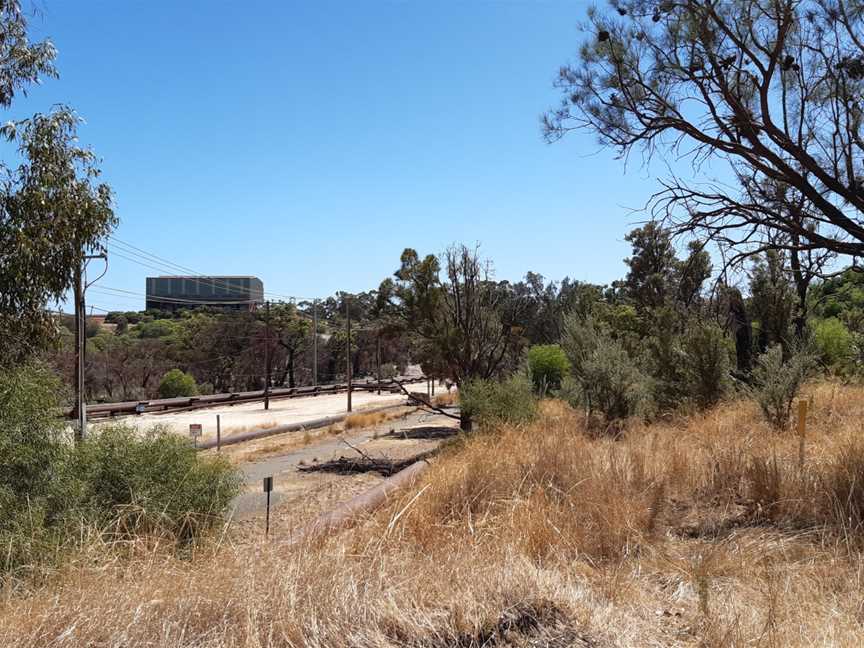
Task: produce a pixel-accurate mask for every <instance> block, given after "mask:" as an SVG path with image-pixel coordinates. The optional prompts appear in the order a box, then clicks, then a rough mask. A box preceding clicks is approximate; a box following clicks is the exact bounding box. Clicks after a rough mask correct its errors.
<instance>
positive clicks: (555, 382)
mask: <svg viewBox="0 0 864 648" xmlns="http://www.w3.org/2000/svg"><path fill="white" fill-rule="evenodd" d="M528 371H529V373H530V376H531V382H532V383H533V384H534V391H535V392H536V393H538V394H540V395H541V396H543V395H545V394H546V393H547V392H548V391H549V390H557V389H560V388H561V381H562V380H563V379H564V378H565V377H566V376H567V375H568V374H569V373H570V361H569V360H568V359H567V354H566V353H564V351H563V350H562V349H561V347H560V346H558V345H557V344H540V345H537V346H533V347H531V348H530V349H529V350H528Z"/></svg>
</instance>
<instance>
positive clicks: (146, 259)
mask: <svg viewBox="0 0 864 648" xmlns="http://www.w3.org/2000/svg"><path fill="white" fill-rule="evenodd" d="M108 238H109V239H110V240H111V241H113V242H114V243H117V244H118V245H120V246H121V251H120V252H117V251H116V250H115V251H114V252H113V254H119V255H120V256H121V258H124V259H127V260H129V261H132V262H134V263H138V264H140V265H143V266H145V267H148V268H151V269H154V270H157V271H159V272H172V273H175V272H178V271H180V272H183V273H189V276H192V277H196V278H200V279H203V280H204V283H209V284H210V285H212V286H214V287H215V286H216V285H221V286H222V287H223V288H228V289H230V290H236V287H233V286H231V285H230V284H228V283H227V282H225V281H221V280H219V279H216V278H215V277H212V276H208V275H205V274H203V273H201V272H197V271H196V270H193V269H192V268H188V267H186V266H184V265H181V264H179V263H174V262H173V261H169V260H167V259H164V258H162V257H160V256H158V255H156V254H153V253H151V252H147V251H146V250H143V249H141V248H139V247H137V246H135V245H132V244H131V243H127V242H126V241H123V240H121V239H118V238H117V237H115V236H109V237H108ZM121 252H124V253H125V254H128V255H133V256H137V257H140V259H142V260H138V259H135V258H131V257H129V256H124V255H123V254H121ZM154 263H155V264H159V265H160V266H161V267H157V266H156V265H153V264H154ZM263 294H265V295H270V296H272V297H281V298H282V299H287V300H289V301H308V300H314V299H318V298H317V297H298V296H296V295H281V294H279V293H275V292H271V291H267V290H265V291H263Z"/></svg>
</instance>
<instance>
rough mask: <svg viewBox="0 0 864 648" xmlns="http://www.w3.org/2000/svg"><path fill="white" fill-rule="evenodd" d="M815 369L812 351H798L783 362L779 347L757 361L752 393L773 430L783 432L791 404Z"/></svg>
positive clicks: (781, 350)
mask: <svg viewBox="0 0 864 648" xmlns="http://www.w3.org/2000/svg"><path fill="white" fill-rule="evenodd" d="M814 366H815V357H814V356H813V354H812V353H811V352H810V351H809V350H806V349H798V350H795V351H793V352H792V354H791V355H790V356H789V358H787V359H785V360H784V358H783V348H782V347H781V346H780V345H779V344H776V345H774V346H772V347H770V348H769V349H768V350H767V351H766V352H765V353H763V354H761V355H760V356H759V357H758V358H757V361H756V367H755V369H754V370H753V385H752V387H751V393H752V395H753V398H754V399H755V400H756V402H757V403H758V404H759V407H760V408H761V409H762V414H763V415H764V416H765V420H767V421H768V422H769V423H770V424H771V425H772V426H773V427H774V428H776V429H778V430H781V429H783V428H785V427H786V425H787V424H788V422H789V417H790V415H791V413H792V403H793V402H794V401H795V397H796V396H797V395H798V392H799V390H800V389H801V385H803V384H804V381H805V380H806V379H807V377H808V376H809V375H810V372H811V371H812V370H813V368H814Z"/></svg>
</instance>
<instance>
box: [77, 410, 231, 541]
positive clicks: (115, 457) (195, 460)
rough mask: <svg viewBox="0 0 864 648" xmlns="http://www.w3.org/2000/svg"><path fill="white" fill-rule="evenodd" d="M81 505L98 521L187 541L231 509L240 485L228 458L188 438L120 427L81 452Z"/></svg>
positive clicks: (89, 440) (93, 439) (106, 431)
mask: <svg viewBox="0 0 864 648" xmlns="http://www.w3.org/2000/svg"><path fill="white" fill-rule="evenodd" d="M74 470H75V473H76V474H77V475H78V476H79V478H80V479H81V480H82V482H83V489H82V493H81V494H80V504H79V506H80V508H81V510H82V511H85V512H86V514H87V517H89V518H90V519H93V520H95V521H97V522H98V523H99V524H100V525H105V524H111V523H113V522H118V523H119V526H120V527H121V528H122V530H123V531H124V532H126V533H129V534H138V533H143V532H150V531H158V532H160V533H169V534H170V535H172V536H174V537H176V538H178V539H180V540H188V539H191V538H192V537H194V536H195V535H196V534H197V533H199V532H201V531H203V530H206V529H207V528H209V527H210V526H211V525H212V524H213V522H214V521H217V520H219V519H221V517H222V516H223V515H224V514H225V513H226V511H227V510H228V506H229V505H230V503H231V500H232V499H233V498H234V497H236V496H237V495H238V494H239V492H240V488H241V485H242V480H241V476H240V474H239V472H237V471H236V470H235V469H234V468H233V467H232V466H231V464H230V463H228V461H227V460H226V459H224V458H223V457H220V456H217V457H205V456H204V455H201V454H199V453H198V452H197V451H196V450H195V448H194V447H193V446H192V445H190V444H189V441H188V440H187V439H184V438H182V437H179V436H177V435H175V434H171V433H168V432H165V431H161V430H159V429H158V428H157V429H154V430H152V431H151V432H150V433H148V434H147V435H146V436H145V437H143V438H141V437H139V436H138V435H137V433H136V431H135V430H134V429H133V428H131V427H127V426H123V425H118V426H113V427H110V428H104V429H102V430H100V431H99V433H98V434H95V435H92V436H90V437H88V438H87V440H86V441H85V442H84V443H83V444H82V445H80V446H79V447H78V448H77V449H76V453H75V459H74Z"/></svg>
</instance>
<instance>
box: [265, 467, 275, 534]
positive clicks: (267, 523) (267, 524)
mask: <svg viewBox="0 0 864 648" xmlns="http://www.w3.org/2000/svg"><path fill="white" fill-rule="evenodd" d="M272 490H273V477H272V476H270V477H265V478H264V492H265V493H267V514H266V517H265V518H264V520H265V522H264V536H265V537H267V536H269V535H270V492H271V491H272Z"/></svg>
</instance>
